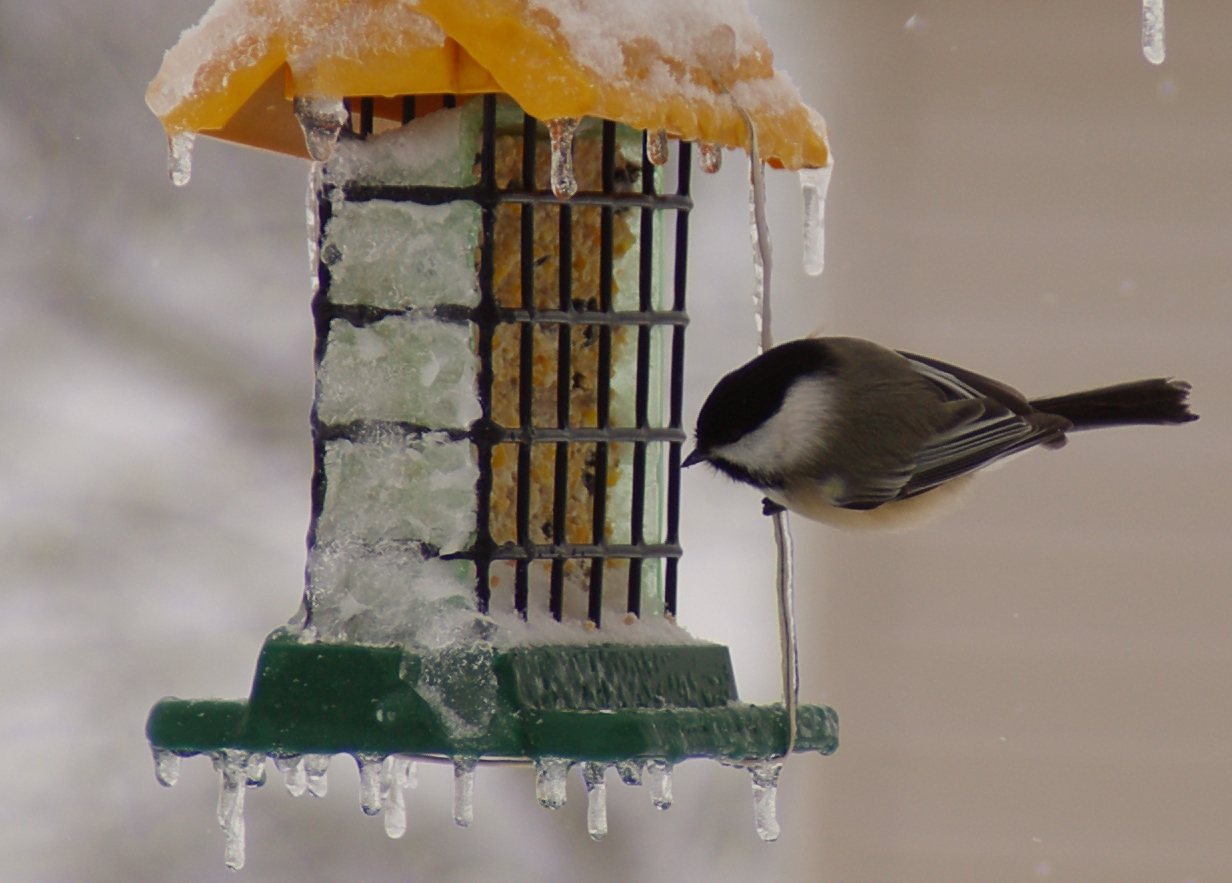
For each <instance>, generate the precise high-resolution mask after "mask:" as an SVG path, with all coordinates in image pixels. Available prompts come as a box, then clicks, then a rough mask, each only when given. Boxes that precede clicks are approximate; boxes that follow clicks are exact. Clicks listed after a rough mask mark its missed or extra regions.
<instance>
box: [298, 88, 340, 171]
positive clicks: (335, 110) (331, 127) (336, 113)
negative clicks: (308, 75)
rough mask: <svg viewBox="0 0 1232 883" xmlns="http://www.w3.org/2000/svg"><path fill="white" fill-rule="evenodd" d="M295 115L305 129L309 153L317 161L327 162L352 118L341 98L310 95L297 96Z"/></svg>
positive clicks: (305, 139) (305, 141)
mask: <svg viewBox="0 0 1232 883" xmlns="http://www.w3.org/2000/svg"><path fill="white" fill-rule="evenodd" d="M295 116H296V117H298V118H299V125H300V128H302V129H303V130H304V144H305V145H306V146H307V147H308V155H309V156H311V157H312V158H313V159H315V160H316V161H317V162H326V161H327V160H328V159H329V158H330V157H331V156H333V155H334V147H335V145H337V143H338V133H340V132H341V131H342V126H343V125H344V124H345V123H346V121H347V120H348V119H349V118H350V114H349V113H348V112H347V109H346V105H345V104H343V103H342V99H341V98H313V97H311V96H308V95H297V96H296V97H295Z"/></svg>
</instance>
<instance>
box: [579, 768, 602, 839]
mask: <svg viewBox="0 0 1232 883" xmlns="http://www.w3.org/2000/svg"><path fill="white" fill-rule="evenodd" d="M606 772H607V764H605V763H590V762H587V763H584V764H582V782H583V783H585V785H586V830H587V832H589V834H590V839H591V840H602V839H603V838H604V837H606V836H607V783H606V782H605V781H603V776H604V773H606Z"/></svg>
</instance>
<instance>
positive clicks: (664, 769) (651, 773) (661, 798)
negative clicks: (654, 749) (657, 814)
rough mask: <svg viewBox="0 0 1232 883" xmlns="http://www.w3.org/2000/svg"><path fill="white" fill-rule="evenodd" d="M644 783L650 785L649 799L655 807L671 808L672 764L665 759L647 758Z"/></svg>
mask: <svg viewBox="0 0 1232 883" xmlns="http://www.w3.org/2000/svg"><path fill="white" fill-rule="evenodd" d="M646 783H647V784H648V785H649V786H650V800H651V802H652V803H653V804H654V805H655V808H656V809H671V806H672V765H671V764H670V763H668V762H667V761H666V760H648V761H647V762H646Z"/></svg>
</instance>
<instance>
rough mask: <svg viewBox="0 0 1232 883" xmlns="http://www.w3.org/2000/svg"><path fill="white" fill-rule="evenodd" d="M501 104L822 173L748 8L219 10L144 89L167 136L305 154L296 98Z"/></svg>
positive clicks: (580, 2) (816, 128)
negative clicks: (437, 98) (504, 99)
mask: <svg viewBox="0 0 1232 883" xmlns="http://www.w3.org/2000/svg"><path fill="white" fill-rule="evenodd" d="M485 92H504V93H506V94H508V95H509V96H511V97H512V98H513V99H514V100H515V101H517V102H518V104H519V105H521V106H522V107H523V108H525V109H526V111H527V112H528V113H530V114H532V115H533V116H536V117H538V118H539V119H544V120H546V119H552V118H555V117H583V116H589V117H599V118H602V119H609V120H616V121H618V122H622V123H626V124H628V125H630V126H633V127H635V128H638V129H649V130H658V129H664V130H666V131H667V132H668V133H669V134H670V135H672V136H674V137H677V138H680V139H682V140H686V141H702V142H709V143H714V144H720V145H722V146H724V147H731V148H747V146H748V132H747V130H746V128H745V124H744V120H743V118H742V117H741V115H740V111H739V108H738V107H737V102H738V103H739V107H742V108H743V109H744V110H745V111H746V112H747V113H748V114H749V116H750V117H751V119H752V120H753V123H754V125H755V126H756V128H757V136H758V146H759V149H760V151H761V155H762V158H763V159H765V160H767V161H769V162H770V163H772V164H773V165H775V166H781V167H785V168H790V169H799V168H819V167H821V166H824V165H826V164H827V163H828V162H829V158H830V154H829V148H828V145H827V142H826V126H825V122H824V121H823V120H822V118H821V115H820V114H818V113H817V112H816V111H814V110H813V109H812V108H810V107H809V106H808V105H806V104H805V103H804V102H803V101H802V100H801V99H800V94H799V92H798V91H797V90H796V87H795V86H794V85H793V84H792V82H791V79H790V78H789V77H788V76H787V75H786V74H785V73H783V72H781V71H778V72H776V71H775V70H774V67H773V53H772V52H771V51H770V47H769V45H768V44H767V43H766V40H765V37H763V36H762V34H761V30H760V29H759V28H758V26H757V21H756V19H754V18H753V15H752V13H750V12H749V9H748V6H747V4H746V2H745V0H216V2H215V3H214V5H213V6H212V7H211V8H210V10H209V11H208V12H207V13H206V14H205V16H204V17H203V18H202V19H201V21H200V22H199V23H198V24H197V25H196V26H195V27H192V28H190V29H188V30H187V31H185V32H184V33H183V34H181V36H180V40H179V42H178V43H177V44H176V45H175V46H174V47H172V48H171V49H170V50H169V51H168V52H167V54H166V56H165V57H164V59H163V64H162V67H161V68H160V69H159V71H158V76H156V77H155V78H154V81H153V82H152V83H150V87H149V89H148V90H147V91H146V103H147V104H149V106H150V109H151V110H153V111H154V113H155V114H157V115H158V117H159V119H160V120H162V123H163V126H164V127H165V128H166V129H167V132H168V134H171V135H175V134H178V133H181V132H202V133H204V134H208V135H213V136H215V137H220V138H224V139H227V140H232V141H238V142H241V143H244V144H250V145H252V146H256V147H264V148H267V149H272V150H278V151H281V152H284V153H291V154H294V155H298V156H307V151H306V150H305V148H304V144H303V137H302V134H300V133H299V131H298V130H299V126H298V124H297V122H296V120H295V117H294V114H293V111H292V105H291V99H292V98H294V97H295V96H313V97H323V98H341V97H344V96H387V97H392V96H398V95H437V94H442V93H443V94H457V95H474V94H480V93H485Z"/></svg>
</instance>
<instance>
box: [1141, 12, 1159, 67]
mask: <svg viewBox="0 0 1232 883" xmlns="http://www.w3.org/2000/svg"><path fill="white" fill-rule="evenodd" d="M1142 54H1143V55H1144V56H1145V57H1146V60H1147V61H1149V62H1150V63H1151V64H1163V63H1164V0H1142Z"/></svg>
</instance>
